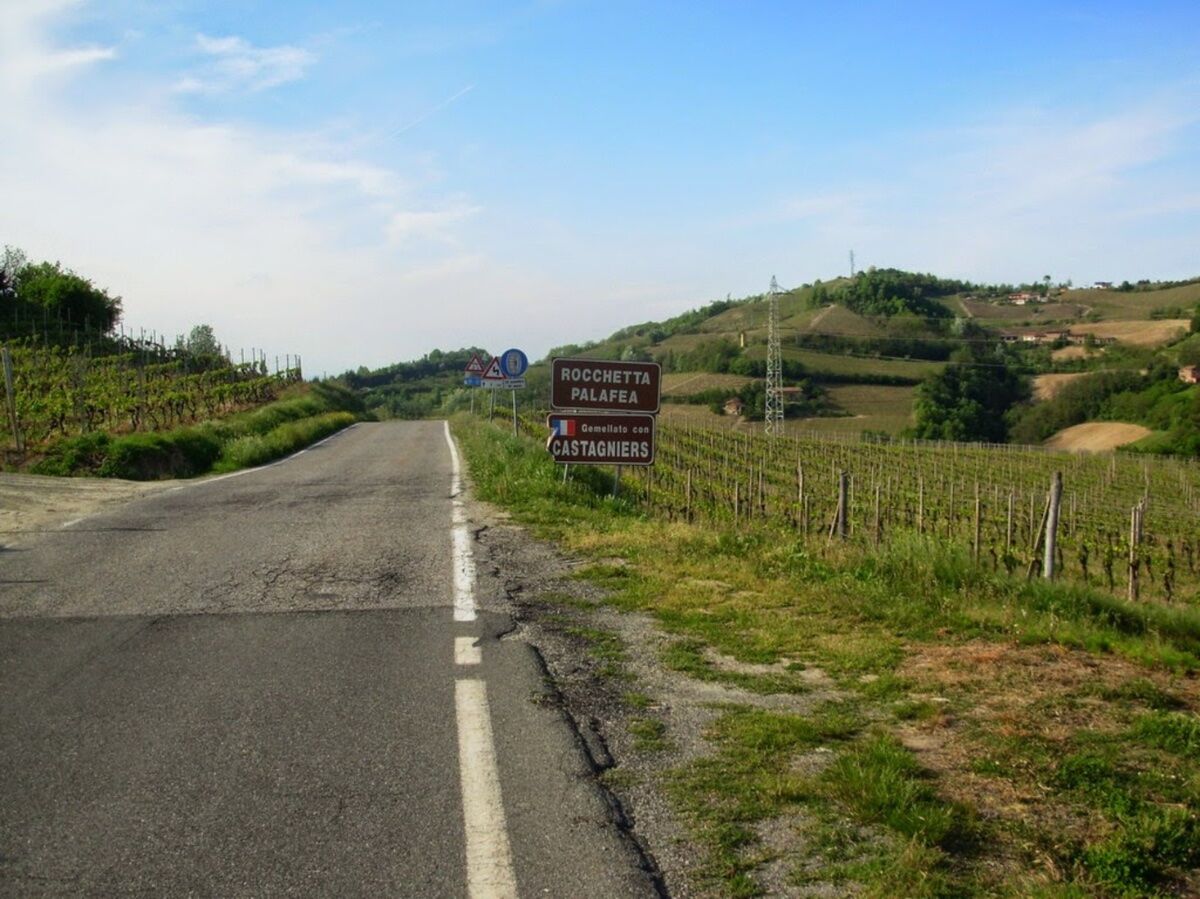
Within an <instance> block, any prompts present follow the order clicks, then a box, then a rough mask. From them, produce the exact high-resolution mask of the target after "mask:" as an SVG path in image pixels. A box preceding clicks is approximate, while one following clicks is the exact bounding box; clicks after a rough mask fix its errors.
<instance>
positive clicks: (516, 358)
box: [500, 349, 529, 378]
mask: <svg viewBox="0 0 1200 899" xmlns="http://www.w3.org/2000/svg"><path fill="white" fill-rule="evenodd" d="M527 368H529V357H528V356H526V355H525V354H524V353H522V352H521V351H520V350H518V349H511V350H505V351H504V352H503V353H501V354H500V371H502V372H504V377H506V378H519V377H521V375H523V374H525V369H527Z"/></svg>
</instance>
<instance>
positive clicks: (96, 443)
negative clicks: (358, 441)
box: [30, 384, 365, 480]
mask: <svg viewBox="0 0 1200 899" xmlns="http://www.w3.org/2000/svg"><path fill="white" fill-rule="evenodd" d="M364 416H365V413H364V411H363V407H362V403H361V401H360V400H359V399H358V398H357V396H355V395H354V394H353V393H351V392H350V391H347V390H345V389H343V388H340V387H337V386H334V385H328V384H313V385H306V386H301V387H294V388H291V389H290V390H289V391H288V392H287V393H286V394H285V395H284V397H283V398H282V399H280V400H278V401H277V402H274V403H269V404H268V405H266V406H263V407H261V408H258V409H255V410H253V411H252V412H243V413H240V414H238V415H233V416H230V417H229V418H224V419H219V420H215V421H208V422H203V423H201V424H198V425H194V426H190V427H186V428H176V429H174V430H170V431H158V432H150V433H133V434H123V435H113V434H109V433H107V432H105V431H95V432H92V433H90V434H84V435H81V436H79V437H73V438H68V439H66V440H62V441H59V442H58V443H56V444H54V445H53V446H51V447H50V448H49V449H48V450H47V452H46V454H45V456H44V457H43V458H42V459H41V460H40V461H38V462H37V463H35V464H34V465H33V466H31V469H30V470H31V471H32V472H33V473H34V474H48V475H63V476H69V475H93V476H99V477H113V478H127V479H129V480H156V479H160V478H186V477H194V476H196V475H200V474H205V473H206V472H209V471H233V470H235V469H238V468H245V467H248V466H253V465H261V464H263V463H264V462H269V461H272V460H274V459H278V458H282V457H283V456H286V455H288V454H289V453H293V452H295V451H296V450H299V449H303V448H304V447H305V446H308V445H309V444H311V443H313V442H315V441H317V440H320V439H321V438H323V437H326V436H328V435H330V434H332V433H335V432H336V431H339V430H341V429H342V428H345V427H347V426H348V425H351V424H353V423H354V422H355V421H358V420H360V419H362V418H363V417H364Z"/></svg>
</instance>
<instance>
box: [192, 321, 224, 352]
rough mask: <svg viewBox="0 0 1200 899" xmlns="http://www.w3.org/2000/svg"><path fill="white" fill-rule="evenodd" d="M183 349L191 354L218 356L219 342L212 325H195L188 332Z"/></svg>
mask: <svg viewBox="0 0 1200 899" xmlns="http://www.w3.org/2000/svg"><path fill="white" fill-rule="evenodd" d="M184 349H186V350H187V352H188V354H189V355H191V356H220V355H221V342H220V341H219V340H217V335H216V334H215V333H213V329H212V325H196V326H195V327H194V328H192V330H191V331H189V332H188V336H187V341H186V342H185V343H184Z"/></svg>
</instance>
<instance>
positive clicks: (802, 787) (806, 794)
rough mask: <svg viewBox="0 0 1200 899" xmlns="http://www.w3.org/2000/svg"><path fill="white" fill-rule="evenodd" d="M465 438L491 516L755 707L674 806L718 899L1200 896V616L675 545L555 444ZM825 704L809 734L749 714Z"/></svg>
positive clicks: (879, 568) (968, 564)
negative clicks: (570, 562)
mask: <svg viewBox="0 0 1200 899" xmlns="http://www.w3.org/2000/svg"><path fill="white" fill-rule="evenodd" d="M454 428H455V432H456V434H457V435H458V437H459V440H460V442H461V445H462V447H463V451H464V455H465V457H466V460H467V463H468V466H469V469H470V472H471V475H472V478H473V480H474V484H475V488H476V492H477V494H478V496H479V497H480V498H481V499H485V500H488V501H491V502H495V503H497V504H499V505H502V506H503V507H505V508H506V509H507V510H509V511H510V512H511V513H512V514H513V516H514V518H515V519H516V520H518V521H520V522H523V523H525V524H526V525H528V526H529V527H531V528H532V529H533V530H534V532H535V533H537V534H539V535H540V536H542V537H545V538H549V539H553V540H555V541H557V542H558V543H559V544H560V545H561V546H562V547H563V548H564V549H565V550H566V551H568V552H569V553H570V554H571V555H572V556H575V557H579V558H582V559H584V560H585V563H586V564H585V565H584V567H583V568H582V569H581V570H580V572H579V576H580V577H582V578H586V579H587V580H589V581H591V582H592V583H594V584H596V585H599V586H601V587H603V588H605V589H606V590H607V591H608V593H607V595H608V602H609V604H610V605H611V606H613V607H615V608H617V609H620V610H628V611H637V612H641V613H645V614H649V615H650V616H652V617H653V619H654V620H655V621H656V622H657V625H658V627H659V628H660V629H661V630H662V631H664V632H665V633H666V634H667V635H668V641H667V643H666V644H665V645H666V647H667V648H666V649H665V650H664V655H663V658H662V664H663V666H664V668H670V669H672V670H675V671H682V672H685V673H687V674H688V675H689V676H692V677H696V678H699V679H702V680H708V681H718V682H721V683H723V684H725V685H727V686H728V688H729V689H731V690H737V691H740V693H739V695H745V696H746V697H747V698H746V700H745V701H744V702H738V703H733V704H731V705H728V706H726V707H725V708H724V709H723V710H722V711H721V712H720V714H719V715H718V717H717V719H716V722H715V724H714V725H713V727H712V728H711V729H710V730H709V732H708V734H707V742H708V746H707V749H706V751H704V752H702V753H701V754H700V755H699V757H695V758H692V760H691V761H681V762H680V763H679V764H677V765H675V766H674V767H672V768H671V769H670V770H667V771H664V772H663V773H662V777H661V782H660V783H659V784H657V788H659V789H661V790H662V791H663V792H664V793H665V794H666V795H668V796H670V797H672V801H673V803H674V806H675V808H676V809H677V811H678V813H679V814H680V815H681V816H682V817H683V818H684V820H686V821H687V822H689V826H690V827H691V829H692V835H693V837H694V839H695V840H696V843H697V845H698V846H699V847H700V848H701V850H702V857H703V862H702V864H700V865H699V866H698V867H697V869H696V870H695V871H693V872H692V874H693V876H694V878H695V880H696V882H697V883H698V884H699V885H700V887H701V888H702V889H706V890H709V891H711V892H714V893H715V894H718V895H734V896H749V895H756V894H758V893H759V892H760V891H761V890H762V888H763V887H762V872H763V871H764V870H765V866H767V865H768V864H769V865H771V866H774V867H778V866H779V865H783V866H785V868H786V871H787V875H786V876H787V879H788V881H789V882H790V883H791V884H792V885H793V886H794V887H795V889H797V890H801V889H816V890H826V891H828V890H830V889H832V890H835V891H843V892H849V891H852V890H853V891H861V892H864V893H866V894H868V895H904V896H923V895H924V896H933V895H944V896H972V895H997V894H1000V895H1046V896H1082V895H1097V894H1099V895H1128V896H1139V895H1140V896H1153V895H1165V894H1178V895H1181V894H1187V893H1192V894H1195V893H1197V892H1200V873H1198V872H1197V865H1198V864H1200V824H1198V820H1200V819H1198V818H1197V809H1200V759H1198V758H1197V753H1196V751H1195V745H1196V739H1195V733H1194V730H1195V728H1194V727H1193V726H1191V724H1190V722H1194V721H1195V720H1196V719H1195V714H1196V712H1197V711H1198V710H1200V688H1198V686H1197V681H1196V677H1195V675H1196V673H1197V672H1200V613H1198V612H1197V611H1196V610H1195V609H1194V608H1192V607H1190V606H1186V605H1182V604H1179V605H1175V606H1167V605H1163V604H1139V603H1129V602H1126V601H1125V600H1123V599H1118V598H1115V597H1113V596H1112V595H1111V594H1108V593H1106V592H1104V591H1100V590H1095V589H1091V588H1088V587H1085V586H1082V585H1063V584H1057V583H1047V582H1043V581H1040V580H1039V581H1027V580H1025V579H1024V578H1020V577H1010V576H1008V575H1007V574H1006V573H1005V572H1004V570H1003V569H1000V570H999V571H995V570H992V569H991V568H990V567H989V566H986V565H979V564H976V563H974V562H973V561H972V558H971V553H970V550H969V547H965V546H961V545H959V544H957V543H954V542H950V541H946V540H939V539H935V538H933V537H928V536H926V537H921V536H919V535H913V536H912V537H911V538H906V539H902V540H895V541H892V542H890V543H887V544H885V545H883V546H881V547H880V548H878V549H874V548H872V547H870V546H868V545H862V544H841V543H838V542H836V541H832V542H827V543H823V544H822V543H816V544H814V542H813V541H812V540H811V539H810V540H808V541H805V540H802V539H800V537H799V535H798V534H797V533H795V531H794V529H793V528H791V527H789V526H788V524H787V523H786V522H781V521H770V520H763V521H754V520H751V521H742V522H740V523H739V524H738V525H736V526H735V525H734V524H732V523H730V524H726V525H722V524H720V523H713V522H711V521H708V522H705V523H704V524H702V525H701V524H688V523H685V522H681V521H675V522H668V521H665V520H663V519H661V518H659V517H656V516H655V515H654V514H652V512H651V511H649V510H648V509H647V507H645V506H643V505H642V503H641V499H642V498H641V496H640V495H639V493H638V490H639V489H640V482H632V483H631V482H630V481H629V480H626V482H625V483H624V484H623V485H622V490H621V494H620V496H619V497H618V498H617V499H613V498H612V496H611V486H612V484H611V475H610V473H609V472H608V471H605V470H600V469H578V468H576V469H573V470H572V472H571V477H570V478H569V479H568V480H567V481H566V482H565V483H564V481H563V478H562V470H561V468H559V467H558V466H556V465H555V464H554V463H553V462H552V461H551V460H550V458H549V457H548V455H547V454H546V452H545V450H544V448H543V447H542V445H541V444H540V443H539V442H538V441H537V440H536V439H531V438H526V437H520V438H514V437H512V436H511V435H510V434H508V433H506V431H505V430H503V429H501V428H498V427H493V426H491V425H489V424H487V423H485V422H483V421H480V420H479V419H475V418H471V417H469V416H460V417H459V418H457V419H456V420H455V422H454ZM748 672H759V673H748ZM761 672H769V673H767V674H764V673H761ZM813 683H824V684H827V685H828V690H827V692H826V694H823V699H822V701H821V702H819V703H817V704H816V706H815V707H814V708H813V709H812V710H811V711H808V712H801V711H796V712H793V711H788V710H787V708H786V706H779V707H772V708H768V709H764V708H758V707H756V706H755V704H754V703H755V700H753V697H754V696H762V695H768V696H770V695H775V696H777V697H779V702H783V703H786V702H788V701H790V700H789V699H788V697H795V698H796V701H797V702H798V703H800V702H802V701H804V700H805V695H804V694H805V691H806V690H811V685H812V684H813ZM800 707H801V706H799V705H797V708H800ZM662 737H663V740H664V741H666V742H668V743H669V742H670V741H672V740H673V739H674V738H675V735H673V734H671V733H670V732H667V733H665V734H663V735H662ZM1089 772H1090V773H1089ZM766 834H771V835H772V836H771V838H770V839H769V840H768V839H767V838H766V836H765V835H766ZM781 834H782V835H781Z"/></svg>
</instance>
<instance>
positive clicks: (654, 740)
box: [629, 718, 671, 752]
mask: <svg viewBox="0 0 1200 899" xmlns="http://www.w3.org/2000/svg"><path fill="white" fill-rule="evenodd" d="M629 732H630V733H631V734H632V735H633V740H634V745H635V746H636V747H637V748H638V749H640V750H641V751H642V752H662V751H663V750H665V749H668V748H670V745H671V742H670V740H668V739H667V726H666V724H664V723H663V722H662V721H660V720H658V719H657V718H634V719H633V720H632V721H630V722H629Z"/></svg>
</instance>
